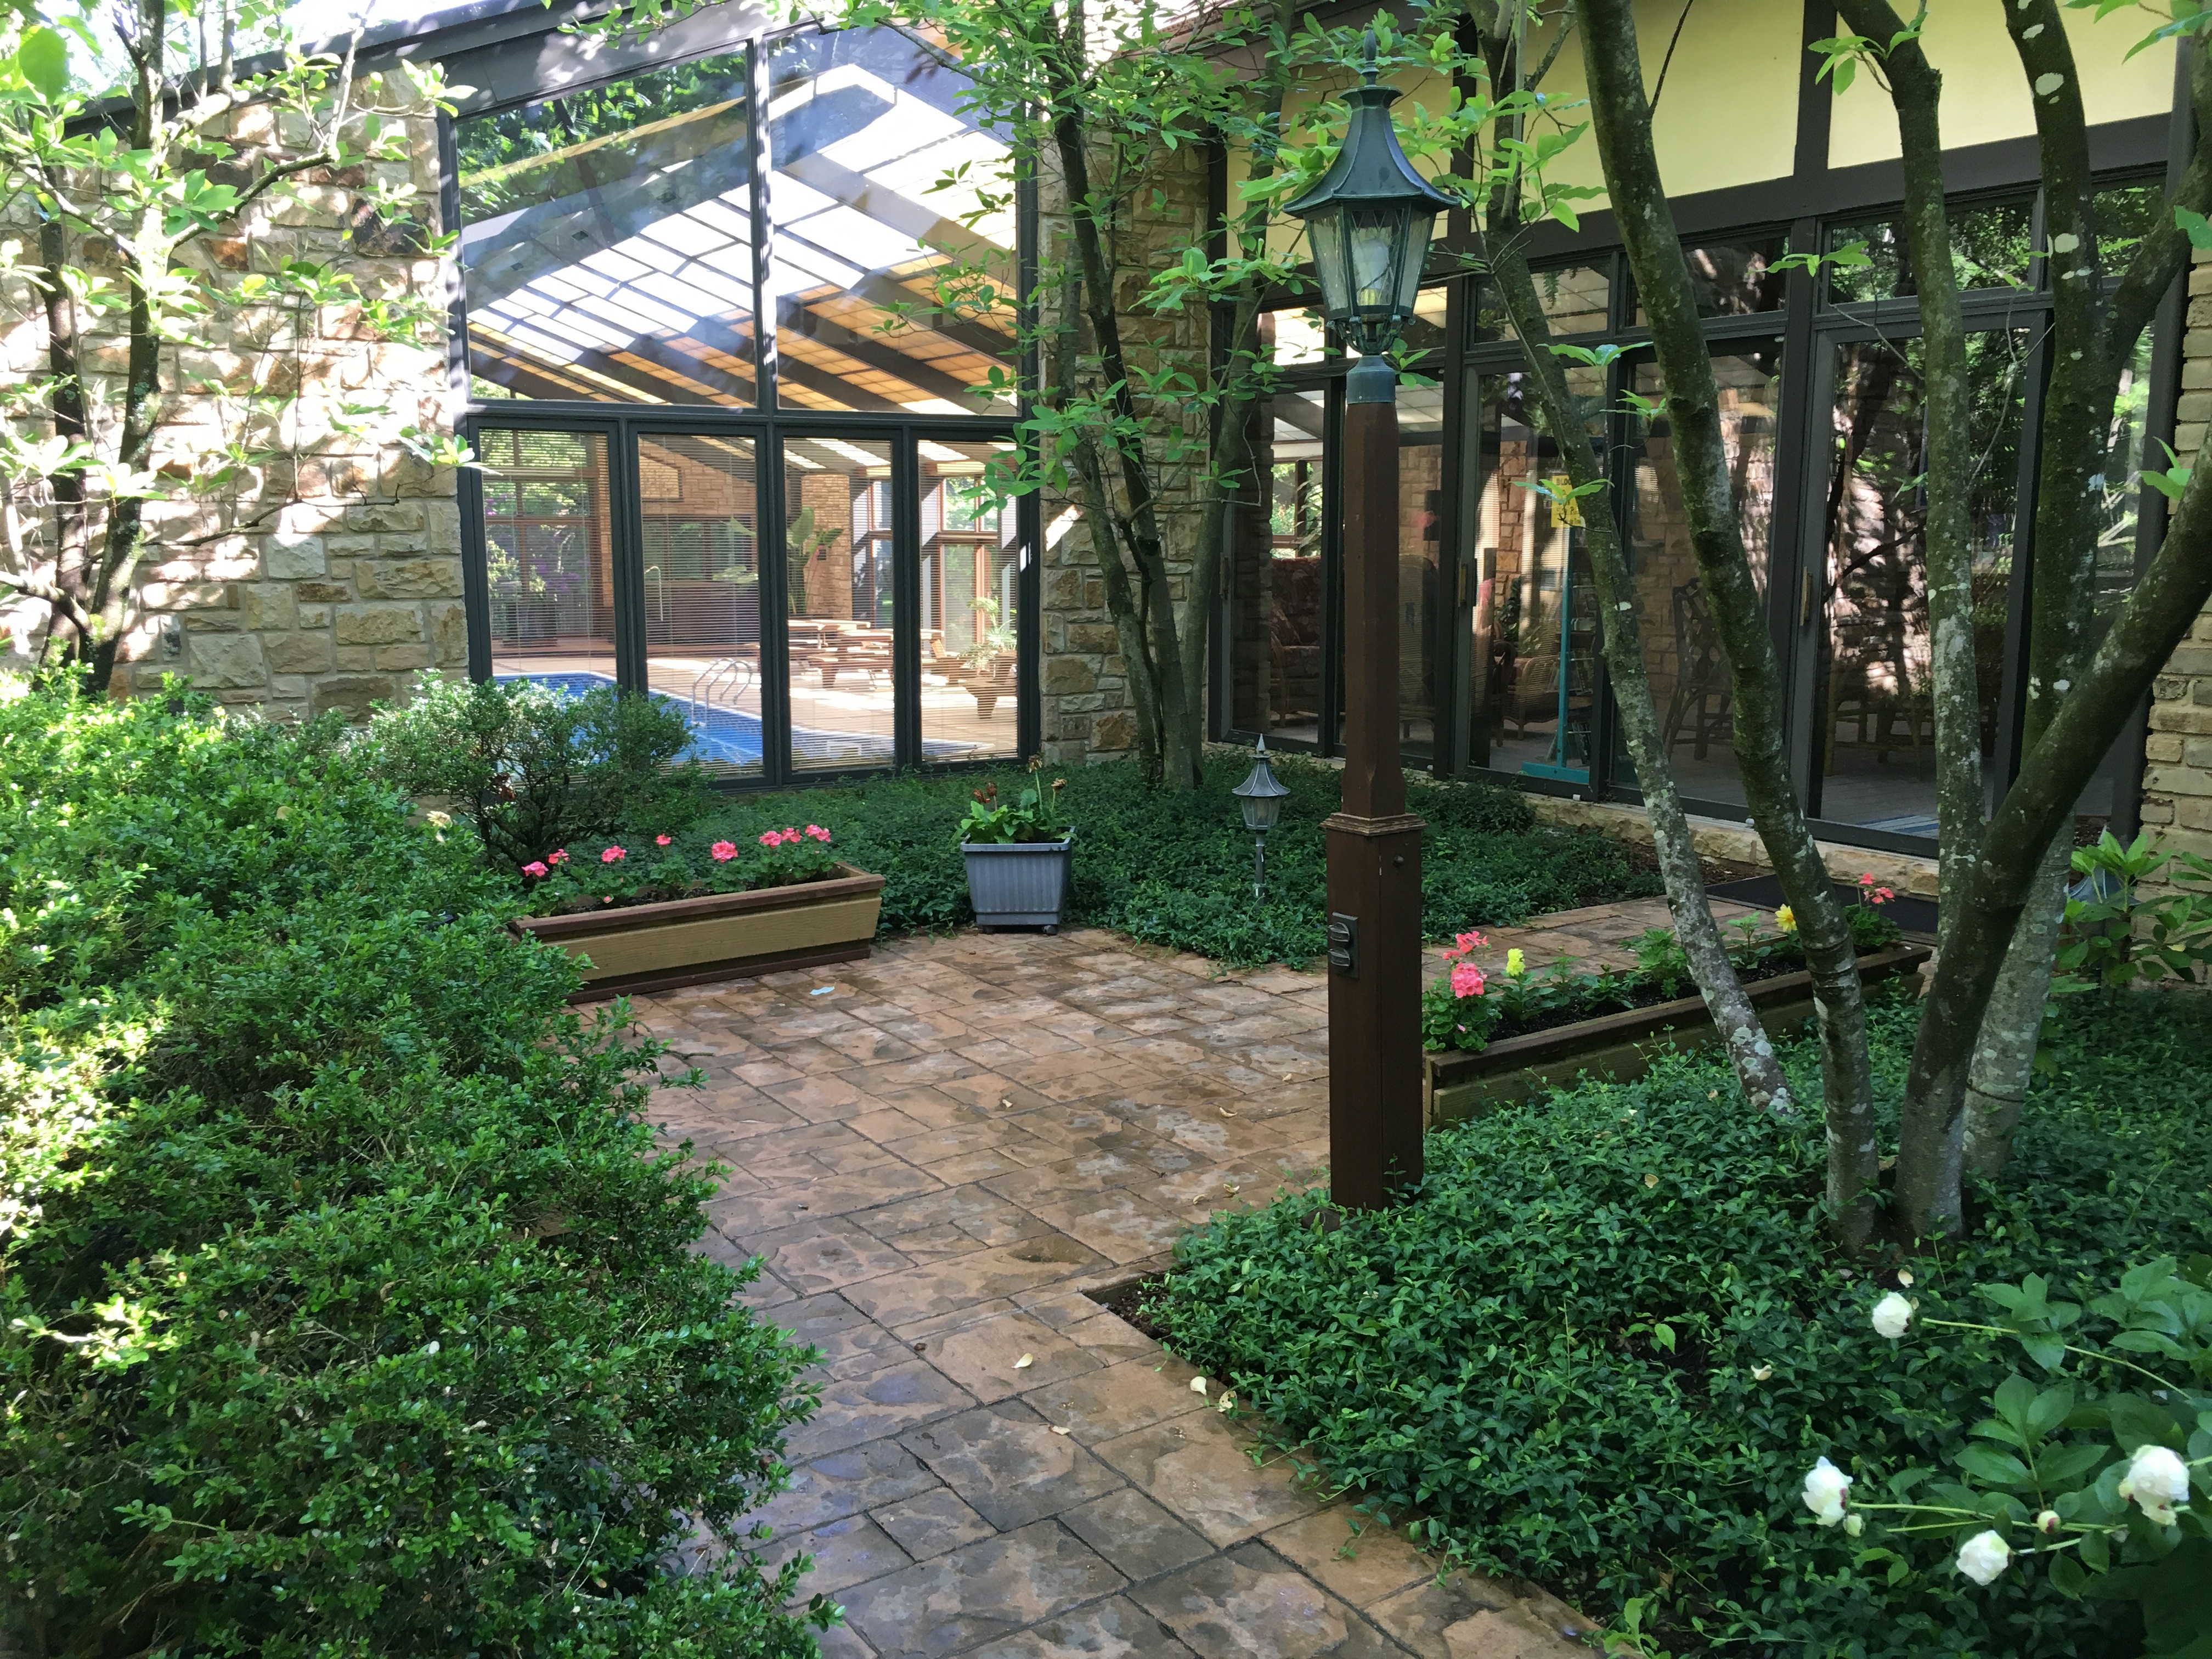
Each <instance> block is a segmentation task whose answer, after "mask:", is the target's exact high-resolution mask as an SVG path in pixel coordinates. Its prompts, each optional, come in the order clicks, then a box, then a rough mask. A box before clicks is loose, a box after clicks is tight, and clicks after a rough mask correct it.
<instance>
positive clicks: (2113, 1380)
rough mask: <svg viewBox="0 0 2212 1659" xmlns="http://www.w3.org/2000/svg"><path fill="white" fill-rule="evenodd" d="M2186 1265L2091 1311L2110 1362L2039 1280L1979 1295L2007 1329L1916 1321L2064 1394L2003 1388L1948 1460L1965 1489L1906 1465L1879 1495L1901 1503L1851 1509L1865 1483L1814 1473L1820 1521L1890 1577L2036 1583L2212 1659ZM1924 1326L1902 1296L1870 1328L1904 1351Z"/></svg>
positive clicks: (2126, 1287)
mask: <svg viewBox="0 0 2212 1659" xmlns="http://www.w3.org/2000/svg"><path fill="white" fill-rule="evenodd" d="M2178 1266H2179V1264H2178V1263H2177V1262H2176V1261H2175V1259H2174V1258H2173V1257H2172V1256H2161V1257H2160V1258H2158V1259H2157V1260H2155V1261H2147V1262H2143V1263H2142V1264H2140V1265H2138V1266H2136V1267H2131V1268H2130V1269H2129V1270H2128V1271H2127V1272H2126V1273H2123V1274H2122V1275H2121V1277H2120V1280H2119V1283H2118V1286H2117V1287H2115V1288H2114V1289H2113V1290H2112V1291H2108V1292H2106V1294H2105V1295H2103V1296H2100V1297H2096V1298H2095V1299H2094V1300H2093V1301H2092V1302H2090V1303H2089V1304H2088V1306H2087V1322H2093V1324H2094V1325H2096V1326H2098V1327H2100V1328H2103V1329H2104V1330H2105V1331H2106V1332H2107V1333H2108V1334H2107V1335H2106V1338H2105V1341H2106V1344H2107V1345H2108V1346H2102V1347H2099V1346H2084V1345H2085V1343H2086V1342H2087V1340H2088V1337H2087V1330H2086V1328H2085V1319H2084V1310H2083V1308H2082V1307H2081V1305H2080V1304H2075V1303H2070V1302H2065V1301H2053V1300H2052V1299H2051V1284H2050V1282H2049V1280H2047V1279H2045V1278H2044V1277H2043V1276H2042V1275H2040V1274H2035V1273H2031V1274H2029V1275H2028V1276H2027V1278H2026V1279H2023V1280H2021V1283H2019V1284H2017V1285H1986V1286H1984V1288H1983V1291H1982V1297H1983V1299H1984V1301H1986V1302H1987V1303H1989V1304H1990V1305H1991V1306H1992V1307H1994V1308H1995V1309H1996V1319H1997V1322H1996V1323H1994V1324H1988V1323H1982V1322H1972V1321H1964V1320H1956V1319H1942V1318H1935V1317H1929V1318H1922V1319H1918V1320H1917V1322H1918V1323H1919V1324H1921V1325H1922V1326H1923V1328H1933V1329H1948V1330H1958V1331H1966V1332H1970V1333H1973V1334H1978V1335H1984V1336H1997V1337H2002V1338H2006V1339H2009V1340H2011V1341H2013V1342H2015V1343H2017V1344H2018V1345H2019V1346H2020V1348H2021V1351H2022V1352H2023V1353H2024V1354H2025V1355H2026V1357H2027V1359H2028V1360H2029V1361H2030V1362H2031V1363H2033V1364H2034V1365H2035V1366H2036V1367H2037V1368H2038V1369H2039V1370H2041V1371H2043V1372H2044V1374H2045V1376H2047V1377H2051V1378H2053V1379H2056V1380H2054V1381H2052V1382H2051V1383H2050V1384H2049V1385H2048V1386H2046V1387H2041V1388H2039V1387H2038V1386H2037V1385H2036V1384H2035V1383H2033V1382H2031V1381H2030V1380H2029V1379H2027V1377H2025V1376H2021V1375H2020V1374H2019V1373H2017V1372H2015V1373H2014V1374H2013V1375H2011V1376H2008V1377H2007V1378H2006V1379H2005V1380H2004V1381H2003V1382H2002V1383H2000V1384H1999V1385H1998V1386H1997V1388H1996V1390H1995V1391H1994V1392H1993V1393H1992V1394H1991V1395H1990V1397H1989V1399H1990V1404H1989V1414H1988V1415H1987V1416H1986V1417H1984V1418H1983V1419H1981V1420H1980V1421H1979V1422H1978V1423H1976V1424H1975V1425H1973V1426H1972V1428H1971V1429H1970V1430H1969V1431H1967V1432H1968V1436H1969V1437H1968V1439H1967V1441H1966V1443H1965V1444H1964V1445H1962V1446H1960V1447H1959V1448H1957V1449H1956V1450H1955V1451H1954V1453H1953V1455H1952V1458H1951V1462H1952V1463H1953V1464H1954V1466H1955V1468H1956V1471H1957V1472H1956V1474H1955V1475H1954V1474H1949V1473H1948V1472H1945V1471H1942V1470H1938V1469H1936V1468H1930V1467H1929V1466H1927V1465H1925V1464H1923V1463H1920V1462H1907V1463H1906V1464H1905V1466H1904V1467H1902V1468H1896V1469H1894V1470H1893V1471H1891V1472H1890V1473H1889V1474H1888V1475H1887V1479H1886V1480H1885V1481H1884V1484H1883V1491H1884V1492H1885V1493H1886V1494H1887V1498H1889V1499H1890V1500H1891V1501H1887V1502H1880V1503H1876V1502H1870V1501H1866V1500H1863V1499H1861V1500H1855V1499H1853V1498H1851V1497H1850V1488H1851V1486H1853V1485H1855V1484H1857V1478H1855V1477H1853V1476H1850V1475H1846V1474H1843V1473H1842V1472H1841V1471H1840V1470H1838V1468H1836V1467H1835V1465H1834V1464H1832V1463H1831V1462H1829V1461H1828V1459H1827V1458H1826V1457H1823V1458H1821V1459H1820V1462H1819V1463H1818V1464H1816V1465H1815V1466H1814V1468H1813V1471H1812V1472H1811V1473H1810V1474H1808V1475H1807V1476H1806V1477H1805V1503H1806V1506H1807V1507H1808V1508H1809V1509H1810V1510H1812V1511H1813V1516H1814V1520H1815V1521H1817V1522H1819V1523H1820V1525H1821V1526H1824V1527H1832V1526H1836V1525H1838V1524H1841V1525H1842V1526H1843V1528H1844V1530H1845V1531H1846V1532H1847V1533H1848V1534H1850V1536H1852V1537H1854V1538H1857V1537H1859V1536H1860V1535H1861V1534H1867V1535H1868V1536H1869V1542H1868V1544H1867V1545H1866V1546H1865V1547H1864V1548H1863V1551H1862V1552H1861V1554H1860V1559H1861V1561H1862V1562H1863V1563H1867V1564H1869V1565H1872V1564H1883V1565H1887V1566H1889V1567H1890V1569H1891V1570H1892V1573H1893V1577H1896V1576H1900V1575H1910V1574H1918V1575H1924V1576H1928V1577H1936V1578H1938V1579H1939V1580H1940V1577H1942V1575H1943V1574H1944V1573H1945V1572H1946V1571H1947V1570H1955V1571H1957V1572H1958V1573H1960V1575H1962V1576H1963V1577H1966V1578H1968V1579H1970V1580H1972V1582H1973V1583H1976V1584H1978V1585H1980V1586H1982V1587H1984V1589H1986V1588H1987V1587H1988V1586H1990V1585H1991V1584H1994V1583H1996V1581H1997V1580H1998V1579H1999V1578H2000V1577H2003V1576H2004V1575H2005V1574H2007V1573H2008V1572H2012V1571H2020V1572H2022V1573H2028V1572H2036V1571H2040V1572H2041V1574H2042V1575H2043V1577H2044V1580H2045V1582H2046V1583H2048V1584H2049V1585H2050V1587H2051V1589H2053V1590H2055V1591H2057V1594H2059V1595H2063V1596H2066V1597H2069V1599H2073V1600H2077V1601H2078V1600H2080V1599H2081V1597H2083V1596H2085V1595H2087V1596H2092V1597H2096V1598H2100V1599H2102V1600H2106V1601H2139V1602H2141V1603H2142V1607H2143V1612H2144V1622H2145V1625H2146V1627H2147V1630H2148V1634H2149V1635H2150V1637H2151V1639H2152V1643H2153V1645H2152V1647H2151V1649H2150V1651H2152V1652H2154V1653H2176V1652H2180V1651H2183V1650H2188V1651H2191V1652H2199V1651H2212V1502H2205V1503H2202V1504H2199V1503H2197V1502H2195V1501H2193V1500H2194V1499H2197V1498H2204V1499H2212V1256H2203V1255H2199V1256H2197V1257H2195V1258H2193V1259H2192V1260H2191V1262H2190V1263H2189V1265H2188V1266H2187V1267H2185V1268H2180V1269H2179V1271H2177V1267H2178ZM1901 1277H1904V1278H1905V1279H1907V1280H1908V1282H1909V1280H1910V1274H1909V1273H1908V1274H1905V1275H1901ZM1916 1318H1917V1309H1916V1308H1915V1307H1914V1305H1913V1304H1911V1302H1910V1301H1908V1300H1907V1299H1906V1298H1905V1297H1904V1296H1903V1295H1902V1294H1900V1293H1899V1292H1898V1291H1891V1292H1890V1293H1889V1294H1888V1295H1887V1296H1884V1297H1882V1298H1881V1300H1880V1301H1879V1302H1877V1303H1876V1304H1875V1307H1874V1312H1873V1316H1872V1323H1873V1325H1874V1328H1875V1331H1876V1332H1877V1333H1878V1334H1881V1335H1882V1336H1885V1337H1887V1338H1888V1339H1889V1340H1891V1341H1893V1342H1901V1341H1902V1340H1903V1339H1904V1338H1905V1335H1906V1334H1907V1332H1908V1331H1910V1330H1911V1328H1912V1326H1913V1325H1914V1323H1915V1322H1916ZM2069 1370H2071V1371H2072V1372H2073V1373H2075V1375H2072V1376H2069V1375H2068V1372H2069ZM2084 1385H2087V1386H2084ZM1876 1474H1878V1470H1877V1469H1875V1468H1872V1467H1869V1468H1867V1469H1866V1470H1865V1478H1867V1479H1869V1480H1871V1479H1873V1478H1875V1476H1876ZM1947 1537H1948V1538H1949V1539H1952V1540H1955V1541H1957V1544H1956V1548H1955V1553H1953V1554H1952V1555H1951V1556H1950V1557H1949V1559H1948V1561H1942V1562H1934V1563H1931V1562H1930V1561H1929V1559H1928V1552H1927V1550H1926V1548H1925V1543H1924V1541H1934V1540H1938V1539H1943V1538H1947Z"/></svg>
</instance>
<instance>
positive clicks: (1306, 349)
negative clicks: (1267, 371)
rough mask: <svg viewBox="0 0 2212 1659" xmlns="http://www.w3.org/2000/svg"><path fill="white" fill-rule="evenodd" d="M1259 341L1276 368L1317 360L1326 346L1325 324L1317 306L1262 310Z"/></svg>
mask: <svg viewBox="0 0 2212 1659" xmlns="http://www.w3.org/2000/svg"><path fill="white" fill-rule="evenodd" d="M1260 345H1261V349H1262V350H1265V351H1269V352H1272V353H1273V362H1274V364H1275V366H1276V367H1277V368H1295V367H1297V365H1299V364H1302V363H1317V362H1320V361H1321V360H1322V356H1324V355H1325V353H1326V351H1327V349H1328V324H1327V323H1326V322H1325V321H1324V320H1323V319H1322V313H1321V311H1320V309H1319V308H1318V307H1316V308H1315V309H1313V310H1310V311H1309V310H1306V309H1304V308H1303V307H1291V308H1288V309H1285V310H1282V311H1267V312H1262V313H1261V315H1260Z"/></svg>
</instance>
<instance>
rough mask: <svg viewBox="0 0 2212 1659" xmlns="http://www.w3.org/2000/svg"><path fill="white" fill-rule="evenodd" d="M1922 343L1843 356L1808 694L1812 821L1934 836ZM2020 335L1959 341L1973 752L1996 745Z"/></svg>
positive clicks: (2023, 348)
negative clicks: (1975, 698) (1966, 442)
mask: <svg viewBox="0 0 2212 1659" xmlns="http://www.w3.org/2000/svg"><path fill="white" fill-rule="evenodd" d="M1922 349H1923V348H1922V343H1921V342H1920V341H1919V340H1917V339H1912V340H1908V341H1906V342H1905V343H1903V344H1902V345H1901V346H1900V345H1895V344H1891V343H1887V342H1883V341H1865V342H1857V343H1847V344H1842V345H1838V346H1837V347H1836V348H1835V351H1836V359H1835V365H1836V394H1835V408H1834V412H1833V419H1834V438H1833V440H1832V447H1831V449H1830V460H1829V464H1828V477H1827V524H1828V556H1827V568H1826V580H1825V582H1824V584H1823V586H1822V590H1821V601H1822V615H1823V617H1824V618H1825V625H1824V626H1823V628H1822V629H1821V633H1820V665H1819V674H1818V678H1817V679H1816V682H1815V684H1814V708H1815V717H1814V722H1813V730H1814V754H1813V770H1814V780H1813V790H1812V799H1811V800H1810V801H1809V802H1808V806H1809V808H1810V810H1811V811H1812V813H1813V816H1814V817H1825V818H1828V819H1831V820H1833V821H1835V822H1838V823H1855V824H1860V825H1863V826H1864V827H1866V828H1868V829H1882V830H1887V831H1889V832H1890V833H1892V834H1894V835H1905V836H1930V837H1932V836H1934V835H1935V833H1936V755H1935V712H1934V706H1933V702H1932V698H1931V696H1930V692H1929V654H1930V647H1931V639H1930V635H1929V614H1928V573H1927V563H1926V552H1925V549H1926V543H1925V539H1924V538H1925V532H1926V525H1927V510H1928V507H1927V495H1926V491H1925V487H1924V483H1923V480H1924V478H1925V477H1926V475H1927V453H1926V448H1927V426H1926V391H1925V386H1924V382H1923V377H1922V370H1921V362H1922V355H1921V354H1922ZM2026 353H2027V335H2026V334H2025V333H2024V332H2013V333H1985V334H1974V335H1969V336H1968V337H1967V372H1968V384H1969V394H1970V399H1971V408H1972V419H1973V423H1974V430H1973V441H1974V451H1973V453H1974V454H1975V456H1976V458H1977V460H1978V465H1977V468H1976V471H1975V475H1974V481H1973V486H1972V496H1971V499H1970V501H1969V502H1968V523H1969V526H1970V535H1971V538H1972V541H1971V550H1972V567H1973V616H1974V654H1975V665H1976V670H1977V678H1978V680H1979V682H1980V695H1979V702H1980V707H1981V726H1982V753H1983V758H1984V763H1988V762H1989V760H1990V757H1991V756H1992V755H1993V753H1994V751H1995V749H1996V722H1997V711H1998V702H1999V697H2000V693H2001V689H2002V679H2003V672H2004V636H2005V623H2006V612H2007V608H2008V594H2009V592H2010V588H2011V584H2012V581H2013V579H2014V575H2015V572H2014V567H2013V532H2014V513H2015V506H2016V500H2017V496H2018V494H2019V459H2020V450H2019V445H2020V426H2021V359H2022V358H2023V357H2024V356H2025V355H2026Z"/></svg>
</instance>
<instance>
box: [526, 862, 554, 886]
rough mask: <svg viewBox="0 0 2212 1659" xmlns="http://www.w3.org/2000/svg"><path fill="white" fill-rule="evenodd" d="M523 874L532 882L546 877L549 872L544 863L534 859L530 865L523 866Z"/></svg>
mask: <svg viewBox="0 0 2212 1659" xmlns="http://www.w3.org/2000/svg"><path fill="white" fill-rule="evenodd" d="M522 873H523V874H524V875H526V876H528V877H529V878H531V879H532V881H536V880H538V878H540V877H542V876H544V875H546V874H548V873H549V872H548V871H547V870H546V868H545V866H544V863H543V862H541V861H540V860H537V859H532V860H530V862H529V863H527V864H526V865H524V866H522Z"/></svg>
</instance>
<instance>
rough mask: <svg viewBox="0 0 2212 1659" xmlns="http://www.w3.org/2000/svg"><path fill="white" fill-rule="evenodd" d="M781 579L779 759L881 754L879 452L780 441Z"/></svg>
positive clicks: (828, 442) (884, 714) (883, 596)
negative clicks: (784, 665) (785, 643)
mask: <svg viewBox="0 0 2212 1659" xmlns="http://www.w3.org/2000/svg"><path fill="white" fill-rule="evenodd" d="M783 512H784V532H783V544H784V571H785V579H784V580H785V586H786V592H787V599H788V604H789V608H790V613H791V616H790V621H789V622H788V623H787V629H789V638H790V642H791V646H790V664H789V668H788V673H789V684H790V688H791V763H792V765H793V767H795V768H797V769H799V770H801V771H805V770H808V769H822V768H829V767H849V766H888V765H890V763H891V761H892V759H893V755H894V750H893V744H892V724H891V718H892V709H893V707H894V699H895V696H896V694H895V692H894V690H893V689H892V684H891V634H892V628H893V625H894V619H895V614H896V600H895V599H894V586H893V580H892V570H893V566H894V562H895V560H894V554H893V550H892V537H891V449H890V444H889V443H886V442H882V441H867V442H860V443H854V442H850V441H847V440H845V439H842V438H787V439H785V440H784V443H783Z"/></svg>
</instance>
